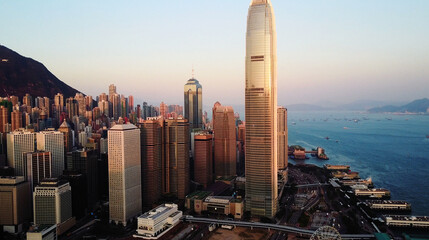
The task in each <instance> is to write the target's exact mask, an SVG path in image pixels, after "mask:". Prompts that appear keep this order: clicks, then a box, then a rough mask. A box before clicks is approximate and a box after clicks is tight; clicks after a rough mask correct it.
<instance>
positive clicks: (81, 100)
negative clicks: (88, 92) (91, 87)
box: [74, 93, 86, 116]
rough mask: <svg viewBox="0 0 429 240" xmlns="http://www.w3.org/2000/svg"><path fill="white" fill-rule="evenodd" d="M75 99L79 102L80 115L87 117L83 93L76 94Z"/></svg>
mask: <svg viewBox="0 0 429 240" xmlns="http://www.w3.org/2000/svg"><path fill="white" fill-rule="evenodd" d="M74 99H75V100H76V101H77V106H78V115H79V116H85V112H86V106H85V97H84V96H83V94H82V93H76V95H75V96H74Z"/></svg>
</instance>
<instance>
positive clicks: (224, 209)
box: [203, 196, 244, 219]
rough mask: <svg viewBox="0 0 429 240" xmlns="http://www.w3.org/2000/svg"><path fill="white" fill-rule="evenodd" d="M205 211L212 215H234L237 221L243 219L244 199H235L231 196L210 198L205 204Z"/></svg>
mask: <svg viewBox="0 0 429 240" xmlns="http://www.w3.org/2000/svg"><path fill="white" fill-rule="evenodd" d="M203 211H207V212H210V213H217V214H224V215H229V214H231V215H233V216H234V218H236V219H241V217H242V216H243V212H244V205H243V201H242V199H235V198H233V197H230V196H209V197H207V198H206V199H205V200H204V202H203Z"/></svg>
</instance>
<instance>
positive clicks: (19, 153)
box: [7, 131, 35, 176]
mask: <svg viewBox="0 0 429 240" xmlns="http://www.w3.org/2000/svg"><path fill="white" fill-rule="evenodd" d="M34 146H35V134H34V133H32V132H27V131H13V132H11V133H8V134H7V165H8V166H10V167H13V168H15V174H16V176H25V175H24V174H25V164H24V157H23V153H27V152H34Z"/></svg>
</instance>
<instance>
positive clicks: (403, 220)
mask: <svg viewBox="0 0 429 240" xmlns="http://www.w3.org/2000/svg"><path fill="white" fill-rule="evenodd" d="M385 218H386V225H387V226H391V227H412V228H428V227H429V217H427V216H421V217H414V216H402V215H390V216H386V217H385Z"/></svg>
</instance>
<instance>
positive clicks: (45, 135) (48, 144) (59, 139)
mask: <svg viewBox="0 0 429 240" xmlns="http://www.w3.org/2000/svg"><path fill="white" fill-rule="evenodd" d="M36 138H37V141H36V142H37V150H39V151H46V152H50V153H51V155H52V177H54V178H56V177H59V176H60V175H61V174H62V173H63V171H64V135H63V133H62V132H60V131H42V132H38V133H36Z"/></svg>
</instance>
